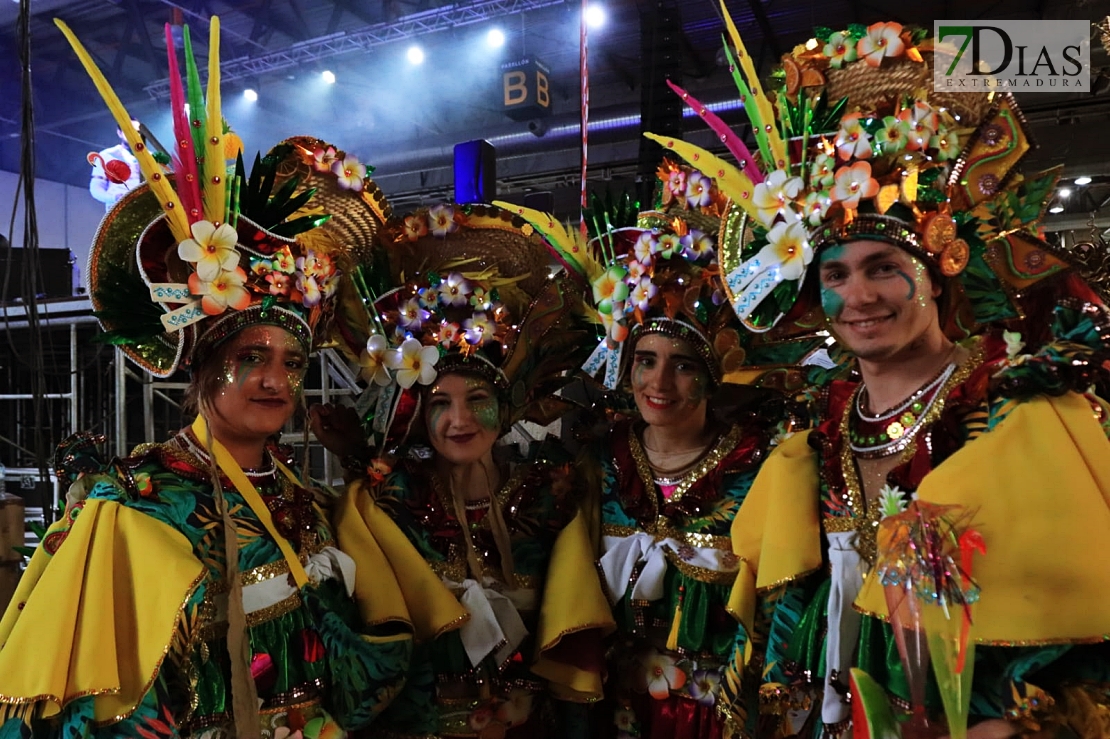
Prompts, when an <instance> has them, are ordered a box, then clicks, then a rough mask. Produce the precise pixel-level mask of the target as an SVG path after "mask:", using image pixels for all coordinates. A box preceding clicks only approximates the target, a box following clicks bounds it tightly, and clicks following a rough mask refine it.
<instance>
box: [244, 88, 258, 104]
mask: <svg viewBox="0 0 1110 739" xmlns="http://www.w3.org/2000/svg"><path fill="white" fill-rule="evenodd" d="M243 97H244V98H245V99H247V100H249V101H250V102H252V103H253V102H254V101H255V100H257V99H258V93H257V92H255V91H254V90H252V89H251V88H249V87H248V88H247V89H245V90H243Z"/></svg>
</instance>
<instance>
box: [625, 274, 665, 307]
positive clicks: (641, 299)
mask: <svg viewBox="0 0 1110 739" xmlns="http://www.w3.org/2000/svg"><path fill="white" fill-rule="evenodd" d="M658 292H659V289H658V288H656V287H655V283H653V282H652V281H651V280H650V279H648V278H647V277H645V278H643V279H642V280H640V282H639V283H637V285H636V287H634V288H632V293H631V294H630V295H629V296H628V299H629V300H630V301H632V305H634V306H636V307H637V308H639V309H640V310H642V311H646V310H647V309H648V308H649V307H650V305H651V299H652V298H654V297H655V295H656V293H658Z"/></svg>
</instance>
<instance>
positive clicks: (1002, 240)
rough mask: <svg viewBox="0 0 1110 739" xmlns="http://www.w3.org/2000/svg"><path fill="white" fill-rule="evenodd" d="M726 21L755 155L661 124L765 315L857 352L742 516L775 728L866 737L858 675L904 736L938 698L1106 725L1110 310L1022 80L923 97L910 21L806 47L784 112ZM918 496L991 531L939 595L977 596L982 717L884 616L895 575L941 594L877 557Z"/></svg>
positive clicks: (744, 589) (745, 580) (1029, 726)
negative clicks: (1071, 249)
mask: <svg viewBox="0 0 1110 739" xmlns="http://www.w3.org/2000/svg"><path fill="white" fill-rule="evenodd" d="M728 25H729V31H730V34H731V37H732V41H733V44H734V46H735V48H736V54H737V55H738V61H739V65H738V66H737V65H735V64H734V68H736V69H737V71H736V78H737V82H738V86H739V88H740V92H741V96H742V99H743V100H744V102H745V106H746V108H747V110H748V111H749V113H750V115H751V117H752V122H753V128H754V129H755V130H756V131H757V139H758V142H759V148H760V152H759V157H758V163H757V159H756V157H755V156H753V155H751V154H750V153H748V151H747V150H746V149H745V148H744V147H743V144H742V143H740V142H738V141H737V140H736V139H735V137H732V138H730V136H731V133H730V132H728V131H727V129H725V128H724V126H723V125H721V124H720V121H718V120H716V119H715V118H713V117H712V114H706V113H705V112H703V113H702V114H703V116H705V117H706V119H707V120H708V121H709V122H710V124H711V125H712V126H713V127H714V129H715V130H717V131H718V132H720V133H722V140H723V141H725V142H726V144H728V146H729V148H730V149H731V150H732V151H733V153H734V154H735V155H736V156H737V158H738V159H739V160H740V162H741V164H742V168H741V169H737V168H736V167H733V166H732V165H730V164H728V163H726V162H724V161H722V160H720V159H717V158H716V157H714V156H713V155H711V154H708V153H707V152H700V153H699V152H698V151H697V150H696V149H694V148H693V147H690V146H689V145H687V144H684V143H682V142H678V141H671V140H668V139H660V140H661V141H662V143H664V145H667V146H671V147H673V148H674V149H675V150H676V151H678V152H679V153H680V154H682V155H683V156H685V157H687V158H688V160H695V159H696V160H697V165H698V166H699V167H702V168H703V169H705V170H709V169H713V170H717V171H718V181H719V182H724V183H726V185H723V187H726V189H727V190H728V192H729V194H730V196H731V197H732V198H733V204H734V206H735V208H734V211H735V214H736V219H735V222H734V227H733V228H732V230H731V231H730V237H729V239H728V241H727V243H725V244H723V245H722V256H721V263H722V272H723V273H724V281H725V285H726V289H727V290H728V292H729V297H730V299H731V300H732V302H733V305H734V306H735V307H736V310H737V313H738V314H739V315H740V316H741V318H743V319H744V321H745V323H746V324H747V325H748V326H749V328H751V329H752V330H753V331H759V332H766V335H767V336H768V337H769V338H771V339H773V338H774V337H776V336H780V337H786V336H789V335H790V334H791V333H792V332H793V331H795V330H797V329H798V328H799V327H803V328H807V327H812V326H813V325H815V324H819V323H820V322H821V321H824V322H826V325H827V327H828V329H829V331H830V332H831V333H832V335H833V336H835V337H836V339H837V342H838V348H837V350H836V351H834V354H837V353H838V352H839V353H840V354H841V355H842V358H843V360H844V364H843V371H842V373H841V376H842V377H843V379H841V380H837V381H833V382H830V383H828V384H827V385H826V386H825V387H823V388H822V389H821V392H820V403H819V405H820V408H819V411H820V424H819V425H818V426H817V427H816V428H815V429H813V430H812V431H811V432H807V433H804V434H798V435H795V436H793V437H792V438H790V439H789V440H787V441H786V442H784V443H783V444H782V445H781V446H780V448H779V449H778V450H777V451H776V452H775V454H774V455H772V457H771V458H770V459H769V460H768V462H767V464H766V465H764V467H763V470H762V471H761V472H760V475H759V477H758V479H757V480H756V482H755V484H754V485H753V487H752V491H751V493H750V494H749V495H748V497H747V499H746V501H745V503H744V505H743V506H742V508H741V510H740V512H739V514H738V515H737V517H736V520H735V523H734V525H733V535H734V541H735V546H736V554H737V555H738V556H739V557H740V558H741V559H742V564H741V567H740V572H739V575H738V577H737V579H736V584H735V586H734V589H733V593H732V598H731V602H730V608H731V610H732V611H733V612H734V613H735V614H737V615H738V616H739V617H740V618H741V620H742V621H743V623H744V624H745V626H746V627H748V628H749V629H753V628H758V624H759V623H760V622H762V623H764V624H766V627H765V628H769V630H770V638H769V644H768V647H767V649H766V653H765V654H763V655H755V654H753V653H752V650H751V649H747V650H746V652H745V654H738V655H737V657H738V659H740V660H743V659H745V658H746V659H747V663H748V665H749V667H754V666H759V667H760V668H761V671H762V675H763V680H764V685H763V688H762V694H761V699H762V706H763V710H764V712H765V715H764V716H763V717H761V724H760V726H761V727H763V728H762V731H765V732H766V733H765V734H764V733H762V732H761V734H760V735H766V736H791V735H795V733H796V732H797V735H799V736H802V735H804V736H814V735H817V734H822V733H823V735H826V736H847V735H852V734H853V732H854V735H855V736H857V737H859V736H867V735H870V734H869V733H868V732H869V729H870V725H869V724H868V725H866V726H865V725H863V724H861V723H859V722H857V723H856V725H855V726H854V727H853V726H852V720H851V719H852V716H853V706H852V705H851V704H852V701H856V702H857V703H858V702H860V701H861V698H860V695H859V694H857V691H855V690H853V691H849V671H850V668H855V667H859V668H863V669H864V670H866V671H867V672H868V673H870V675H871V677H872V678H873V679H874V681H875V682H877V683H878V685H879V686H880V687H881V688H882V689H884V690H885V692H886V693H887V694H888V695H889V696H890V697H891V698H892V699H893V701H894V703H895V704H897V705H900V706H903V707H905V708H911V709H913V711H914V714H915V720H914V721H911V722H910V723H908V724H906V725H905V732H906V734H905V735H906V736H929V735H933V736H936V735H937V734H935V733H932V734H931V733H930V732H935V731H939V732H940V733H942V734H943V733H945V731H944V729H943V725H942V726H941V728H940V729H936V728H935V727H936V721H935V719H936V716H937V715H938V714H939V709H940V704H941V701H940V700H937V698H938V697H939V698H940V699H942V700H943V701H947V702H946V703H945V712H946V713H947V714H948V716H949V721H950V730H951V732H952V734H953V735H957V734H959V733H961V732H962V731H966V729H961V727H960V726H959V725H958V724H959V723H960V721H966V719H967V713H968V712H969V713H970V718H971V721H970V722H971V724H972V726H971V729H970V731H969V733H966V734H965V735H966V736H969V737H988V736H989V737H995V736H997V737H1004V736H1018V735H1023V734H1031V735H1035V736H1082V737H1103V736H1110V722H1108V720H1107V716H1108V715H1110V714H1108V711H1110V701H1108V699H1107V692H1106V691H1107V688H1108V686H1110V659H1108V656H1110V655H1108V654H1107V650H1106V645H1105V643H1104V641H1103V640H1104V639H1105V638H1106V637H1105V635H1106V634H1107V633H1110V567H1107V566H1106V564H1105V563H1104V562H1101V561H1099V560H1097V559H1095V558H1093V557H1092V556H1091V553H1090V549H1089V546H1090V544H1089V543H1090V542H1092V541H1101V540H1104V539H1105V538H1106V537H1107V535H1108V534H1110V510H1108V507H1107V494H1108V493H1110V469H1108V462H1107V459H1110V457H1108V452H1110V445H1108V444H1107V440H1106V437H1107V433H1108V431H1110V423H1108V419H1110V415H1108V413H1107V406H1106V403H1105V402H1104V401H1103V400H1102V399H1101V398H1098V397H1096V396H1094V395H1093V394H1091V393H1089V392H1086V391H1087V390H1088V388H1089V387H1091V385H1092V383H1093V382H1095V381H1096V380H1097V377H1096V372H1097V370H1098V369H1099V364H1100V363H1101V362H1102V361H1103V360H1104V359H1105V357H1106V346H1107V344H1106V338H1107V335H1108V327H1107V317H1106V311H1105V309H1104V308H1103V307H1102V304H1101V302H1100V301H1099V299H1098V298H1097V297H1096V296H1095V294H1094V293H1093V292H1092V291H1091V290H1090V289H1089V288H1088V287H1087V286H1086V285H1085V284H1084V283H1083V281H1082V280H1081V279H1079V278H1078V277H1077V275H1076V274H1075V270H1074V268H1073V266H1072V265H1071V264H1070V263H1069V260H1068V257H1067V255H1065V254H1062V253H1060V252H1058V251H1057V250H1055V249H1053V248H1052V247H1049V246H1048V245H1047V244H1045V243H1044V242H1042V241H1041V240H1039V239H1038V238H1037V237H1036V236H1035V235H1034V232H1035V229H1036V222H1037V220H1038V219H1039V218H1040V216H1041V214H1042V209H1043V203H1044V202H1045V200H1046V198H1047V195H1048V193H1049V192H1051V188H1052V187H1053V185H1054V182H1055V177H1054V176H1051V175H1049V176H1041V177H1038V178H1030V179H1022V178H1021V177H1020V176H1019V175H1018V174H1017V173H1016V171H1015V167H1016V166H1017V164H1018V163H1019V161H1020V160H1021V158H1022V157H1023V156H1024V154H1025V153H1026V152H1027V151H1028V150H1029V148H1030V146H1031V145H1030V143H1029V141H1028V137H1027V134H1026V131H1025V123H1024V120H1023V118H1022V115H1021V113H1020V111H1019V110H1018V109H1017V106H1016V104H1015V103H1014V101H1013V99H1012V98H1011V97H1009V96H1007V95H990V94H959V95H943V94H936V93H932V92H930V89H931V82H932V65H933V63H934V62H933V59H934V56H936V57H937V58H938V60H939V59H940V58H941V55H942V50H941V49H937V48H934V46H933V45H932V43H931V41H930V40H928V39H927V38H926V34H925V32H923V31H919V30H914V29H909V28H903V27H902V26H900V25H899V24H897V23H877V24H875V25H873V26H870V27H866V28H864V27H853V28H850V29H848V30H846V31H839V32H826V33H825V34H824V37H822V38H821V39H820V40H821V42H822V44H819V45H818V47H817V48H816V49H814V50H806V49H804V48H801V47H799V48H798V49H796V50H795V51H794V52H793V53H792V54H790V55H788V56H787V57H785V58H784V59H783V67H782V75H781V79H782V82H783V89H782V90H781V92H779V93H778V94H777V99H775V100H774V101H772V99H771V98H769V96H768V95H767V94H766V93H765V91H764V90H763V89H762V88H761V87H760V85H759V83H758V80H757V79H756V76H755V74H754V69H753V67H752V65H751V62H750V60H749V58H748V56H747V54H746V52H745V51H744V47H743V44H742V43H741V41H740V39H739V36H738V35H737V34H736V31H735V28H734V27H733V26H732V23H731V20H729V22H728ZM936 63H943V62H941V61H937V62H936ZM740 70H743V74H741V73H740ZM686 97H688V96H686ZM690 104H691V105H693V106H694V107H695V108H698V107H699V106H697V104H696V102H695V101H690ZM695 155H697V156H695ZM1004 329H1010V330H1009V331H1006V330H1004ZM969 337H970V338H969ZM911 501H916V502H911ZM907 506H910V507H911V512H910V513H911V515H916V513H917V512H918V511H922V510H926V509H929V508H930V506H932V509H933V510H942V511H948V512H952V515H955V516H958V517H962V518H963V519H964V520H965V521H970V525H971V526H974V527H975V530H976V532H977V535H978V536H981V538H982V540H981V542H980V543H981V544H982V545H983V546H982V547H980V548H983V549H985V554H983V555H981V556H978V557H977V558H976V560H975V565H974V579H973V580H972V579H971V578H970V577H969V575H970V572H969V571H970V570H971V567H970V559H968V560H967V561H964V562H963V563H962V565H961V567H960V568H959V569H960V577H959V578H954V580H955V581H956V582H958V583H962V585H961V586H959V587H956V589H955V590H953V591H952V592H951V593H948V594H945V593H941V592H939V591H937V590H934V591H933V593H932V596H931V597H932V598H934V602H939V603H944V602H948V603H951V604H952V608H953V609H955V610H956V611H957V612H959V610H960V607H961V604H962V607H963V608H967V609H970V606H971V603H972V602H973V601H974V600H975V598H974V597H973V596H972V594H973V593H974V594H977V596H978V603H977V605H975V607H974V609H972V610H970V611H969V612H970V614H971V618H970V619H969V620H968V621H967V622H965V627H964V628H965V631H964V633H963V635H962V637H961V639H960V640H959V641H962V644H963V646H961V647H960V648H959V650H958V651H960V653H961V654H964V653H965V650H968V649H973V648H974V645H978V652H977V654H976V653H975V652H974V651H971V652H966V653H968V654H975V657H974V658H972V662H973V667H974V673H973V675H974V677H973V680H974V683H973V685H972V687H971V692H970V706H968V700H969V699H968V696H967V695H966V694H965V695H964V696H962V699H961V697H960V696H953V695H952V688H951V686H950V685H944V684H942V686H941V687H940V689H938V684H937V682H934V680H933V678H932V677H931V675H930V674H929V673H928V670H927V666H926V667H923V663H922V661H921V659H920V657H918V658H916V659H915V657H914V654H913V650H912V649H911V650H908V651H907V650H906V648H905V644H906V639H909V638H910V637H909V636H906V637H905V638H902V637H903V636H904V634H903V632H902V627H903V626H912V625H913V624H911V623H909V622H907V621H904V620H902V619H903V618H904V617H903V616H901V615H898V619H897V620H893V619H891V618H890V615H889V614H890V613H891V612H892V611H893V612H894V613H895V614H900V613H901V609H900V607H899V609H897V610H895V609H892V608H888V605H887V601H886V599H884V590H885V591H886V592H887V594H888V596H889V593H890V592H891V588H892V586H895V590H896V589H897V587H896V586H899V585H901V586H902V587H907V588H910V589H914V588H917V587H918V586H921V585H923V584H924V583H923V580H922V579H920V578H919V576H918V575H912V576H911V577H910V579H909V581H908V582H903V583H897V582H894V581H893V580H891V579H890V578H889V577H888V576H887V574H885V573H886V572H887V571H886V570H884V569H883V568H882V567H877V566H875V563H876V559H877V558H879V559H883V558H884V557H885V558H889V556H890V555H891V551H890V548H889V547H890V544H891V541H892V536H891V535H890V534H884V533H881V532H888V531H890V528H889V527H888V526H886V525H885V524H882V525H881V522H882V520H883V519H884V518H887V517H890V522H891V523H894V522H897V521H902V520H905V518H904V517H905V516H906V513H904V511H905V510H906V508H907ZM946 506H947V507H946ZM965 541H966V540H965V539H961V544H963V543H965ZM884 561H886V560H884ZM903 564H905V563H903ZM911 564H912V563H911ZM944 569H945V571H946V572H947V573H948V575H949V576H951V575H952V572H954V571H956V570H957V567H956V566H955V565H953V564H952V563H951V562H949V564H948V566H947V567H946V568H944ZM880 570H882V572H883V577H882V578H880V577H879V574H880V572H879V571H880ZM919 574H920V573H919ZM946 598H948V600H947V601H946V600H945V599H946ZM887 620H891V621H892V622H893V623H894V627H893V628H892V626H891V625H890V624H889V623H884V621H887ZM919 631H920V630H917V631H914V630H912V629H911V630H908V631H906V632H905V634H912V633H919ZM926 631H927V632H931V629H926ZM895 637H898V638H895ZM944 651H945V650H937V651H934V652H933V655H932V656H933V662H934V665H937V664H938V663H940V662H941V661H942V658H944V657H945V655H944V654H943V652H944ZM924 664H925V665H927V663H924ZM936 671H937V674H938V675H940V674H942V671H941V670H940V668H939V667H937V668H936ZM964 675H965V676H966V675H967V673H966V672H965V673H964ZM746 676H747V677H749V679H754V680H759V679H760V678H759V672H757V671H756V670H754V669H749V671H748V672H747V673H746ZM940 682H941V683H943V681H940ZM957 692H958V691H957ZM880 694H881V693H880ZM948 702H951V703H952V704H953V706H954V705H955V704H957V703H962V708H961V709H960V710H962V711H963V718H962V719H961V720H960V721H956V720H954V719H953V716H954V715H959V714H960V710H949V709H950V708H951V707H952V706H950V705H949V704H948ZM857 707H858V706H857ZM854 715H855V716H856V717H857V718H859V717H861V716H863V713H855V714H854ZM930 723H931V724H932V726H933V727H934V728H929V727H928V726H927V725H928V724H930ZM892 730H893V731H897V729H892Z"/></svg>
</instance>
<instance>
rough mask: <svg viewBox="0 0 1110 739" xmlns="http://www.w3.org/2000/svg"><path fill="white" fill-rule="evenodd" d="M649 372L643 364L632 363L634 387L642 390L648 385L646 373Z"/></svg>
mask: <svg viewBox="0 0 1110 739" xmlns="http://www.w3.org/2000/svg"><path fill="white" fill-rule="evenodd" d="M646 372H647V367H646V366H645V365H644V363H643V362H636V361H634V362H633V363H632V387H633V388H635V389H637V390H641V389H643V388H644V387H645V386H646V385H647V380H645V379H644V373H646Z"/></svg>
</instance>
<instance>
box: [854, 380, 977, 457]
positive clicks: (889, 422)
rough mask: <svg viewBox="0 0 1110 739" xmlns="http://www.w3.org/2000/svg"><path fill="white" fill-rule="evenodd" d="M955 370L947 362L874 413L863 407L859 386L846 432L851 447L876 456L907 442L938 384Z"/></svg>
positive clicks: (936, 395)
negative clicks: (895, 401) (903, 396)
mask: <svg viewBox="0 0 1110 739" xmlns="http://www.w3.org/2000/svg"><path fill="white" fill-rule="evenodd" d="M955 371H956V363H955V362H949V363H948V364H947V365H945V366H944V368H943V369H942V370H941V371H940V373H939V374H938V375H937V376H936V377H934V378H933V379H931V380H929V382H927V383H925V385H923V386H922V387H921V388H919V389H918V390H916V391H915V392H914V393H913V394H911V395H910V396H909V397H908V398H906V399H905V400H904V401H902V402H901V403H899V404H898V405H896V406H894V407H893V408H891V409H890V410H887V411H884V412H883V413H880V414H878V415H874V416H873V415H869V414H868V413H867V412H866V411H864V409H863V401H864V397H865V396H866V394H867V387H866V386H863V387H861V388H860V391H859V392H858V393H856V402H855V404H854V408H855V413H854V414H853V418H852V425H851V427H850V429H849V432H848V443H849V446H850V447H851V449H852V451H853V452H855V453H856V454H857V455H858V456H860V457H862V458H863V459H876V458H878V457H887V456H890V455H891V454H897V453H898V452H900V451H902V450H903V449H905V448H906V447H907V446H909V444H910V442H911V441H913V438H914V436H916V435H917V432H918V431H920V430H921V428H922V426H923V425H924V423H923V420H924V418H925V417H926V415H928V412H929V409H930V408H931V407H932V406H933V404H934V403H935V402H936V401H937V398H939V397H940V393H939V390H940V388H941V387H943V386H944V383H946V382H947V381H948V378H949V377H951V376H952V373H953V372H955Z"/></svg>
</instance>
